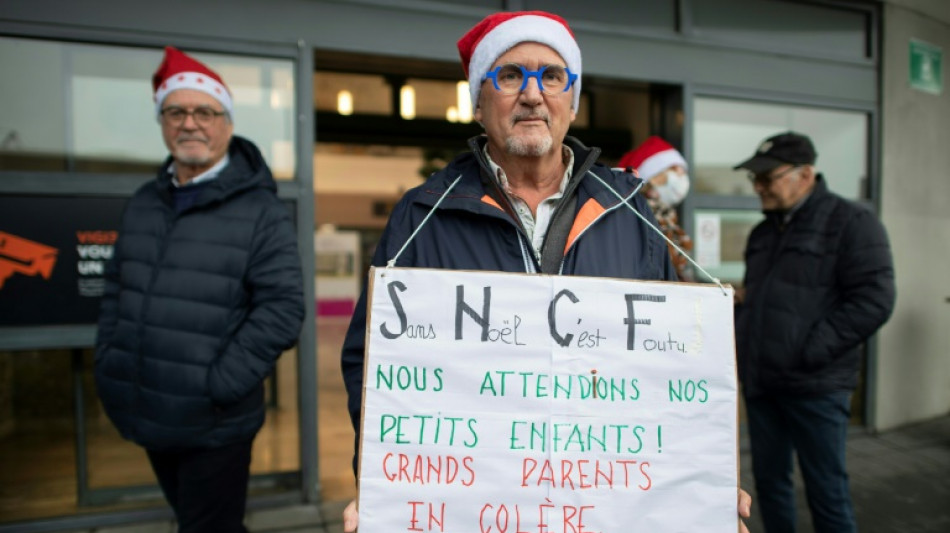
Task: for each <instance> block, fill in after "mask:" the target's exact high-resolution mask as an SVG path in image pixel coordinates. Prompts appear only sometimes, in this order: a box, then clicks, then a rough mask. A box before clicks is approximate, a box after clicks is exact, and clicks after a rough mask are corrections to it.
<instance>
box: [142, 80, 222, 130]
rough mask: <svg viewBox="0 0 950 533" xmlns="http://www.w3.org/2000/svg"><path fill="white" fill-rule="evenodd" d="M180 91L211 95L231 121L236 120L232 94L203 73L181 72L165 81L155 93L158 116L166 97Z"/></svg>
mask: <svg viewBox="0 0 950 533" xmlns="http://www.w3.org/2000/svg"><path fill="white" fill-rule="evenodd" d="M178 89H192V90H195V91H201V92H203V93H206V94H208V95H211V96H212V97H214V99H215V100H217V101H218V102H220V103H221V105H222V106H223V107H224V110H225V111H227V112H228V116H229V117H230V118H231V120H232V121H233V120H234V106H233V104H232V103H231V93H230V92H228V88H227V87H225V86H224V85H222V84H221V83H219V82H218V80H216V79H214V78H212V77H211V76H208V75H207V74H203V73H201V72H179V73H177V74H174V75H172V76H169V77H168V78H167V79H165V81H163V82H162V84H161V85H160V86H159V87H158V90H156V91H155V113H156V114H157V115H161V113H162V102H163V101H164V100H165V97H166V96H168V95H169V94H171V92H172V91H177V90H178Z"/></svg>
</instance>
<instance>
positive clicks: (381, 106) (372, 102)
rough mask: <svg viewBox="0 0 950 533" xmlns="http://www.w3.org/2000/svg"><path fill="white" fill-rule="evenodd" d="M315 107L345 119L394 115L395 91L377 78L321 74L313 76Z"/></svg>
mask: <svg viewBox="0 0 950 533" xmlns="http://www.w3.org/2000/svg"><path fill="white" fill-rule="evenodd" d="M313 100H314V102H313V106H314V107H315V108H316V109H317V111H330V112H337V113H340V114H341V115H350V114H353V113H356V114H365V115H391V114H392V113H393V101H392V88H391V87H390V85H389V82H387V81H386V78H385V77H383V76H380V75H377V74H347V73H343V72H328V71H325V70H318V71H317V72H315V73H314V75H313Z"/></svg>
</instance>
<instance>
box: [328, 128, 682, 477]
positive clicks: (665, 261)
mask: <svg viewBox="0 0 950 533" xmlns="http://www.w3.org/2000/svg"><path fill="white" fill-rule="evenodd" d="M485 139H486V138H485V137H484V136H482V137H476V138H473V139H472V140H470V141H469V147H470V148H471V151H470V152H468V153H465V154H463V155H461V156H459V157H457V158H456V159H455V160H453V161H452V162H451V163H449V164H448V166H446V167H445V168H444V169H442V170H440V171H439V172H436V173H435V174H433V175H432V176H431V177H429V179H428V180H427V181H426V182H425V183H424V184H422V185H420V186H419V187H416V188H414V189H412V190H410V191H409V192H407V193H406V194H405V196H403V198H402V199H401V200H400V201H399V203H398V204H397V205H396V207H395V208H394V209H393V213H392V215H391V216H390V218H389V222H388V224H387V225H386V230H385V232H384V233H383V236H382V239H381V240H380V242H379V244H378V245H377V247H376V253H375V256H374V258H373V265H375V266H382V265H385V264H386V262H387V261H388V260H389V259H392V258H393V257H395V256H396V253H397V252H398V251H399V250H400V248H402V246H403V245H404V244H405V243H406V242H407V241H408V239H409V237H410V235H411V234H412V232H413V231H415V230H416V229H417V228H419V227H420V226H421V225H422V220H423V219H424V218H425V217H426V216H427V215H428V214H429V212H430V211H432V210H433V208H434V206H435V204H436V203H437V202H438V201H439V199H440V198H442V197H443V196H445V198H444V199H443V201H442V203H441V204H440V205H439V207H438V208H437V209H435V213H434V214H433V216H432V217H431V218H430V219H429V220H428V221H427V222H426V223H425V225H424V226H422V227H421V229H420V230H419V232H418V234H417V235H416V236H415V238H414V239H413V240H412V242H411V243H410V244H409V246H407V247H406V248H405V250H403V252H402V255H401V256H400V257H399V260H398V261H397V262H396V266H406V267H421V268H446V269H455V270H494V271H502V272H542V271H547V270H546V269H542V266H541V262H539V261H538V260H537V258H536V257H535V255H534V253H533V251H532V250H533V249H532V246H531V241H530V239H528V237H527V235H526V234H525V232H524V230H523V229H522V228H521V224H520V222H519V219H518V217H517V215H516V214H513V213H512V210H511V208H510V205H508V202H507V200H506V199H505V197H504V195H503V194H502V193H501V191H500V189H498V184H497V180H494V179H492V178H491V171H490V167H489V166H488V162H487V160H485V158H484V156H483V154H482V147H483V146H484V143H485ZM564 143H565V144H566V145H568V146H569V147H570V148H571V149H572V150H573V151H574V169H573V173H572V178H571V183H570V185H569V186H568V187H567V191H566V192H565V198H567V197H569V196H573V197H574V198H576V201H574V202H569V201H566V200H562V201H561V202H560V204H559V207H558V208H557V209H556V210H555V214H554V217H553V220H552V222H551V227H550V228H549V229H548V232H547V234H546V237H545V246H548V244H549V243H548V240H549V238H553V235H554V234H555V233H557V232H558V230H556V229H555V227H556V226H558V222H557V221H558V220H559V217H560V216H563V217H564V226H563V228H564V231H563V233H564V234H565V236H566V237H567V238H566V242H565V243H564V244H563V247H564V248H563V249H562V248H560V247H558V248H556V250H557V251H559V252H562V253H559V254H557V257H558V258H560V262H559V263H558V262H557V261H555V262H553V263H552V267H553V268H552V271H553V272H556V273H560V274H564V275H578V276H597V277H612V278H623V279H641V280H668V281H675V280H676V279H677V277H676V271H675V270H674V269H673V264H672V261H671V259H670V254H669V249H668V248H667V244H666V241H664V240H663V239H662V237H660V236H659V235H658V234H656V233H655V232H654V231H653V230H651V229H650V228H649V227H648V226H647V225H646V224H645V223H644V222H643V221H641V220H640V219H639V218H638V217H637V216H636V215H635V214H634V213H633V212H632V211H631V209H630V207H629V206H633V207H634V208H636V209H637V211H638V212H639V213H641V214H642V215H643V216H644V217H646V218H647V219H648V220H650V221H651V222H652V223H653V224H654V225H655V224H656V220H655V219H654V218H653V213H652V211H651V210H650V207H649V206H648V205H647V203H646V200H645V199H644V198H643V196H642V195H640V194H635V193H634V192H635V191H636V188H637V186H638V185H639V184H640V180H639V179H638V178H636V177H634V176H633V174H630V173H626V172H620V171H615V170H611V169H609V168H607V167H605V166H603V165H600V164H597V163H596V160H597V157H598V156H599V155H600V150H599V149H597V148H587V147H586V146H584V145H583V144H581V143H580V142H579V141H577V140H576V139H573V138H571V137H568V138H566V139H565V140H564ZM592 174H593V175H592ZM456 179H458V182H457V183H456V184H455V186H454V187H453V188H452V190H451V191H450V192H449V193H448V194H445V192H446V190H447V189H448V188H449V186H450V185H451V184H452V183H453V182H454V181H456ZM571 191H574V192H573V194H571ZM621 198H623V199H625V200H626V202H627V204H626V205H625V204H624V202H623V201H622V200H621ZM562 209H563V210H564V211H563V213H562V212H561V210H562ZM552 246H553V245H552ZM364 287H365V284H364ZM365 337H366V291H365V288H364V290H363V293H362V294H361V295H360V299H359V301H358V303H357V306H356V310H355V312H354V313H353V319H352V321H351V322H350V328H349V330H348V332H347V335H346V339H345V341H344V345H343V351H342V369H343V380H344V382H345V383H346V390H347V394H348V396H349V410H350V417H351V420H352V422H353V427H354V429H355V430H356V439H357V445H358V444H359V430H360V427H359V423H360V408H361V404H362V394H363V393H362V389H363V355H364V354H363V352H364V344H365ZM354 471H355V462H354Z"/></svg>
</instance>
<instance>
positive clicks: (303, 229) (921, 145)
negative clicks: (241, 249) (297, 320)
mask: <svg viewBox="0 0 950 533" xmlns="http://www.w3.org/2000/svg"><path fill="white" fill-rule="evenodd" d="M531 9H543V10H546V11H551V12H555V13H558V14H560V15H562V16H564V17H565V18H566V19H567V20H568V21H569V22H570V23H571V26H572V28H573V30H574V32H575V35H576V38H577V41H578V43H579V45H580V47H581V50H582V53H583V57H584V93H583V94H582V99H581V105H580V108H579V109H578V119H577V121H576V122H575V124H574V127H573V128H572V134H574V135H576V136H577V137H578V138H580V139H581V140H582V141H584V142H586V143H587V144H590V145H596V146H600V147H602V148H603V150H604V152H603V158H604V160H605V161H606V162H608V163H611V162H615V161H616V160H617V159H619V158H620V156H621V155H622V154H623V153H624V152H625V151H627V150H629V149H631V148H633V147H634V146H636V145H637V144H639V142H640V141H642V140H643V139H645V138H646V137H647V136H649V135H652V134H657V135H661V136H663V137H665V138H666V139H667V140H669V141H670V142H672V143H673V144H674V145H676V146H677V147H678V148H680V150H681V151H682V152H683V153H684V155H685V156H686V159H687V160H688V161H689V164H690V174H691V177H692V180H693V182H692V183H693V188H692V191H691V193H690V195H689V196H688V197H687V200H686V202H685V203H684V205H683V206H682V208H681V209H682V212H681V219H682V220H683V222H684V226H685V228H686V229H687V231H688V232H689V233H690V234H692V235H693V237H694V240H695V242H696V249H695V252H694V256H695V258H696V259H697V260H698V261H699V263H700V264H701V265H702V266H703V267H704V269H706V270H707V271H708V272H709V274H711V275H713V276H715V277H718V278H721V279H722V280H723V281H728V282H731V283H740V282H741V279H742V272H743V265H742V252H743V248H744V245H745V237H746V235H747V233H748V231H749V229H751V227H752V226H753V225H754V224H755V223H756V222H757V221H758V220H760V218H761V213H760V212H759V210H758V199H757V198H756V197H755V196H754V194H753V191H752V188H751V186H750V185H749V184H748V182H747V181H746V179H745V176H744V174H742V173H740V172H735V171H733V170H732V166H733V165H734V164H735V163H737V162H738V161H741V160H742V159H744V158H746V157H747V156H748V155H749V153H750V152H751V151H752V150H753V149H754V147H755V146H756V145H757V143H758V142H759V141H761V140H762V139H764V138H765V137H767V136H769V135H771V134H773V133H777V132H780V131H784V130H788V129H793V130H796V131H800V132H803V133H806V134H808V135H810V136H811V137H812V138H813V139H814V141H815V144H816V147H817V150H818V153H819V159H818V163H817V166H818V167H819V168H820V170H822V171H823V172H824V173H825V175H826V177H827V178H828V181H829V186H830V188H831V189H832V190H834V191H835V192H838V193H839V194H841V195H843V196H846V197H849V198H852V199H855V200H858V201H861V202H865V203H867V204H868V205H869V206H871V207H872V208H873V209H874V210H875V211H876V212H877V213H878V214H879V216H880V217H881V218H882V220H883V221H884V224H885V226H886V227H887V229H888V231H889V234H890V238H891V243H892V247H893V250H894V256H895V263H896V275H897V286H898V303H897V308H896V310H895V313H894V316H893V317H892V319H891V320H890V322H889V323H888V324H887V325H886V326H885V327H884V328H883V329H882V331H881V332H880V333H879V334H878V335H877V336H876V337H875V338H874V339H872V341H871V342H869V343H868V346H867V350H866V352H867V358H866V365H865V371H864V375H863V378H862V387H861V388H860V389H859V391H858V393H857V394H856V395H855V399H854V405H855V420H854V425H855V428H856V430H866V431H875V430H879V429H887V428H891V427H895V426H899V425H904V424H908V423H912V422H914V421H918V420H924V419H928V418H932V417H936V416H939V415H943V414H946V413H947V412H948V411H950V360H948V358H947V357H946V356H945V346H947V345H948V341H950V339H947V336H948V335H950V333H948V331H950V330H948V328H946V327H944V325H945V324H947V323H948V318H950V316H948V314H950V306H948V305H947V304H948V302H950V287H947V286H946V285H947V284H948V282H947V281H944V279H943V277H942V276H940V275H928V274H930V272H929V271H930V270H939V265H942V264H944V261H943V259H945V257H944V256H945V255H946V254H948V253H950V252H947V251H946V250H950V246H945V245H944V244H946V243H948V242H950V224H948V223H947V221H946V218H947V216H948V215H947V213H946V210H945V209H942V200H943V199H944V198H947V197H950V180H946V179H945V177H944V174H945V173H946V170H945V169H947V168H950V151H948V150H946V146H948V145H950V126H948V124H950V98H948V96H947V94H946V92H945V91H944V89H943V83H944V80H945V74H944V73H943V51H944V50H947V49H948V48H950V31H948V30H950V7H948V6H947V4H946V3H945V2H942V1H941V0H929V1H928V0H889V1H886V2H879V1H870V0H868V1H860V0H808V1H805V0H802V1H792V0H715V1H711V0H624V1H620V0H586V1H585V2H575V1H571V0H549V1H545V2H540V1H536V0H507V1H506V0H467V1H461V0H392V1H389V0H386V1H384V0H338V1H320V0H270V1H266V2H264V1H260V0H234V1H231V2H228V3H226V4H222V3H217V2H211V1H207V2H194V1H185V0H169V1H166V2H160V3H156V2H142V1H138V0H136V1H118V0H98V1H81V2H66V1H55V0H29V1H27V0H7V1H5V2H2V3H0V65H2V66H3V67H4V69H3V71H4V72H6V73H8V74H7V75H5V76H4V77H3V79H0V98H2V100H3V102H4V103H5V105H3V106H0V241H2V242H5V243H9V244H5V245H0V466H2V468H0V532H2V531H7V530H11V531H12V530H25V531H29V530H33V531H42V530H55V529H69V528H75V527H84V526H90V525H104V524H110V523H117V522H123V521H124V522H127V521H134V520H141V519H145V518H148V517H155V516H160V515H161V513H167V510H165V509H162V508H161V506H160V499H157V496H158V494H157V489H156V487H155V485H154V480H153V479H151V478H150V472H149V471H148V468H147V463H144V462H143V461H144V458H143V456H142V455H141V454H140V451H138V450H136V449H135V448H134V447H133V446H132V445H129V444H127V443H123V442H121V439H118V438H117V435H115V434H114V430H111V427H110V425H109V424H108V421H107V420H106V419H105V418H104V416H102V413H101V412H100V410H99V408H98V403H97V399H96V396H95V391H94V388H93V387H94V386H93V383H92V380H91V378H90V367H91V364H92V359H91V350H90V347H91V346H92V343H93V340H94V335H95V328H94V325H93V323H94V320H95V313H96V309H97V307H96V305H97V298H96V294H97V293H96V291H97V287H99V285H98V284H99V281H98V280H100V279H101V278H100V277H99V276H98V274H100V273H101V266H102V264H103V261H105V260H107V258H108V255H109V253H111V243H112V242H113V241H114V238H115V226H116V224H117V217H118V212H119V211H120V210H121V206H122V204H123V202H124V200H125V199H126V198H127V197H128V196H129V195H130V194H131V193H132V191H134V190H135V189H136V188H137V187H138V186H139V185H140V184H141V183H143V182H144V181H146V180H148V179H151V177H152V176H153V174H154V171H155V168H156V165H157V164H158V163H159V162H160V161H161V159H162V158H163V157H164V155H165V153H164V148H163V147H162V144H161V140H160V136H159V135H158V127H157V124H156V123H155V122H154V120H155V119H154V109H153V107H152V103H151V100H150V95H151V88H150V84H149V79H150V75H151V72H152V70H153V69H154V68H155V66H157V65H158V63H159V61H160V58H161V49H162V47H163V46H165V45H167V44H171V45H175V46H177V47H179V48H182V49H184V50H186V51H188V52H190V53H193V54H195V55H196V56H197V57H199V58H200V59H202V60H203V61H206V62H207V63H208V64H209V65H211V66H212V67H213V68H215V69H216V70H218V71H219V72H220V73H221V74H222V75H223V77H224V78H225V80H226V81H227V83H228V84H229V86H230V87H231V88H232V91H233V92H234V96H235V132H236V133H238V134H241V135H244V136H247V137H249V138H250V139H252V140H253V141H254V142H255V143H257V144H258V145H259V146H261V148H262V151H263V152H264V154H265V157H266V158H267V161H268V163H269V165H270V166H271V167H272V169H273V170H274V173H275V176H276V177H277V178H278V180H279V195H280V197H281V198H282V199H284V200H285V201H286V202H287V204H288V206H289V207H290V208H291V209H292V210H293V212H294V214H295V217H296V221H297V226H298V237H299V243H300V250H301V254H302V256H303V257H302V260H303V264H304V268H305V271H306V272H310V271H312V272H314V276H313V277H309V276H308V278H309V279H308V285H307V287H306V289H307V292H308V294H309V295H310V297H312V298H313V300H314V307H313V315H312V316H310V320H308V321H307V324H306V325H305V328H304V332H303V334H302V336H301V339H300V341H299V343H298V347H297V349H296V350H294V351H292V352H291V353H288V354H285V355H284V356H283V357H282V358H281V363H280V365H279V367H278V369H277V372H276V373H275V375H274V377H273V378H271V380H269V382H268V394H269V398H270V405H271V409H270V412H269V414H268V425H267V426H265V429H264V430H263V432H262V434H261V436H259V438H258V441H257V442H256V443H255V456H254V463H253V465H252V472H253V474H254V476H253V480H252V489H251V491H252V504H253V505H280V504H282V503H286V502H295V501H315V500H317V499H325V500H326V499H346V498H349V497H351V496H352V494H353V483H352V479H351V477H352V476H351V474H350V473H349V453H350V446H351V433H350V429H349V421H348V419H347V417H346V414H345V408H344V404H343V403H341V398H342V396H341V394H342V382H341V379H340V375H339V363H338V361H337V360H336V358H337V355H338V349H339V342H340V339H341V338H342V331H343V330H344V329H345V325H346V319H347V317H348V313H349V312H350V311H351V310H352V305H353V299H354V298H355V294H356V292H357V291H358V290H359V283H360V279H361V275H362V273H363V271H364V269H365V265H366V258H367V257H368V255H369V253H370V251H371V250H372V247H373V245H374V243H375V239H376V238H377V237H378V235H379V232H380V231H381V228H382V225H383V224H384V223H385V220H386V215H387V214H388V210H389V209H390V208H391V207H392V205H393V203H394V202H395V201H396V199H398V197H399V195H400V194H401V192H402V191H404V190H405V189H407V188H409V187H411V186H414V185H415V184H417V183H419V182H420V181H421V179H423V178H424V177H425V176H427V175H428V173H429V172H431V171H432V170H433V169H435V168H438V166H439V165H440V164H442V163H443V162H444V161H445V160H447V159H449V158H451V156H452V155H453V154H454V153H457V152H458V151H460V150H462V149H463V147H464V140H465V139H466V138H467V137H468V136H471V135H475V134H477V133H478V132H479V131H480V128H479V126H478V125H476V124H474V123H472V122H471V117H470V116H467V114H466V105H467V102H465V101H464V98H463V97H464V95H465V93H466V92H467V91H465V90H463V89H464V88H460V85H459V83H460V82H461V81H462V80H463V75H462V71H461V68H460V67H459V64H458V58H457V52H456V48H455V42H456V41H457V40H458V38H459V37H460V36H461V35H462V34H463V33H464V32H465V31H466V30H467V29H468V28H469V27H471V26H472V25H473V24H474V23H475V22H476V21H478V20H479V19H481V18H482V17H483V16H485V15H486V14H488V13H490V12H493V11H497V10H531ZM13 74H15V75H13ZM940 191H944V192H943V193H941V192H940ZM14 244H15V245H14ZM699 279H700V281H702V279H703V276H702V275H700V276H699ZM41 463H45V464H50V465H54V467H55V468H56V469H57V471H58V472H62V471H64V469H65V471H70V472H73V474H72V475H71V476H66V477H65V478H64V479H65V481H62V480H61V481H60V482H58V483H49V484H44V483H45V481H44V479H45V478H46V477H47V475H46V474H44V470H43V469H42V468H40V467H39V466H37V465H38V464H41ZM22 494H26V496H22ZM24 498H25V499H24Z"/></svg>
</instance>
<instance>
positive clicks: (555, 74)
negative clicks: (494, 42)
mask: <svg viewBox="0 0 950 533" xmlns="http://www.w3.org/2000/svg"><path fill="white" fill-rule="evenodd" d="M531 78H535V79H537V80H538V89H539V90H540V91H541V92H543V93H544V94H558V93H563V92H567V90H568V89H570V88H571V86H572V85H574V82H575V81H577V74H574V73H573V72H571V70H570V69H569V68H567V67H562V66H559V65H545V66H543V67H541V68H540V69H538V70H528V69H526V68H524V65H518V64H516V63H506V64H504V65H499V66H497V67H495V69H494V70H492V71H491V72H489V73H487V74H485V78H483V79H482V81H483V82H484V81H485V80H489V79H490V80H491V81H492V83H493V84H494V85H495V90H496V91H498V92H500V93H502V94H518V93H520V92H521V91H523V90H525V88H526V87H528V80H529V79H531Z"/></svg>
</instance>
